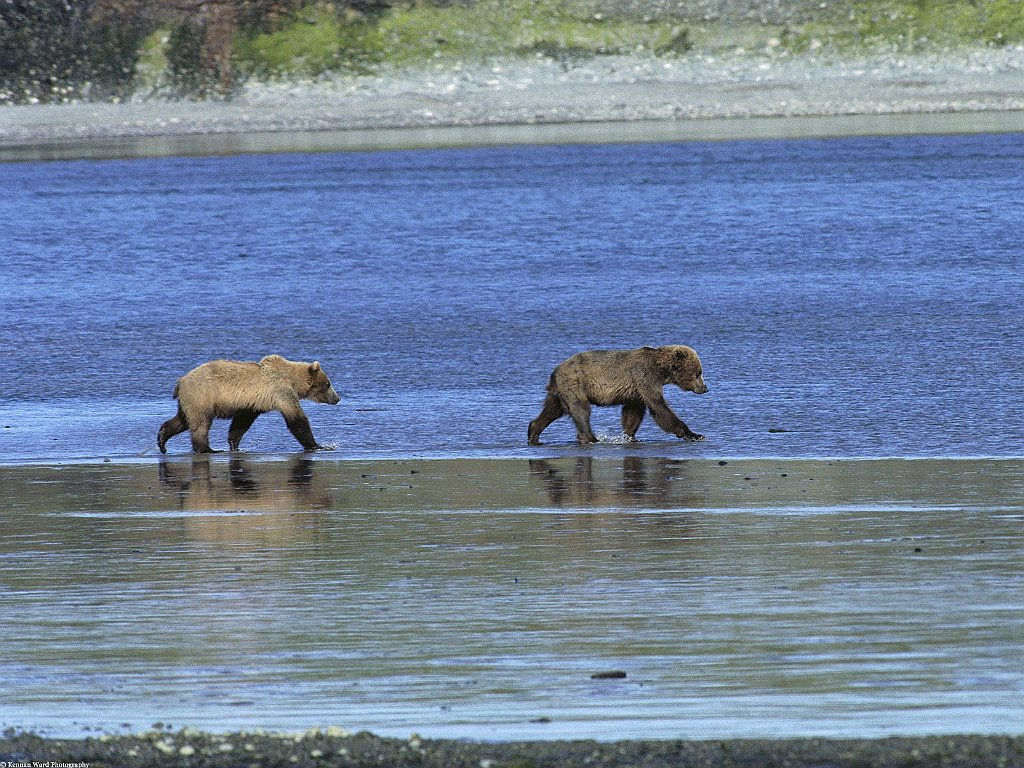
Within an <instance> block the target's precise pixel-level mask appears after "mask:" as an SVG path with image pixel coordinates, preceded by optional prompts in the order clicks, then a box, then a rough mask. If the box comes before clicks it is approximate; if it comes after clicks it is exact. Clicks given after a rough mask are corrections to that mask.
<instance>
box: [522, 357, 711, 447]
mask: <svg viewBox="0 0 1024 768" xmlns="http://www.w3.org/2000/svg"><path fill="white" fill-rule="evenodd" d="M666 384H675V385H676V386H677V387H679V388H680V389H682V390H685V391H689V392H694V393H696V394H698V395H702V394H704V393H705V392H707V391H708V388H707V385H705V384H704V372H703V369H702V368H701V364H700V358H699V357H697V353H696V352H694V351H693V350H692V349H690V348H689V347H684V346H670V347H656V348H655V347H641V348H640V349H614V350H606V349H605V350H595V351H592V352H580V353H579V354H576V355H573V356H572V357H570V358H569V359H568V360H565V361H564V362H562V363H560V364H559V365H558V366H557V367H556V368H555V370H554V372H553V373H552V374H551V381H550V383H549V384H548V396H547V399H546V400H545V401H544V408H543V410H541V412H540V415H539V416H538V417H537V418H536V419H534V420H533V421H531V422H530V431H529V441H530V445H539V444H540V433H541V432H543V431H544V430H545V429H546V428H547V426H548V425H549V424H550V423H551V422H553V421H554V420H555V419H557V418H558V417H560V416H563V415H565V414H566V413H568V414H569V415H570V416H572V420H573V421H574V422H576V439H577V440H578V441H579V442H580V443H596V442H597V438H596V437H595V436H594V433H593V432H592V431H591V429H590V406H591V405H621V406H622V429H623V430H624V431H625V433H626V437H628V438H629V439H630V440H635V439H636V431H637V430H638V429H639V428H640V422H641V421H643V418H644V414H645V413H646V412H647V411H650V412H651V416H653V417H654V421H655V423H657V425H658V426H659V427H661V428H662V429H663V430H665V431H666V432H669V433H670V434H673V435H676V436H677V437H682V438H685V439H687V440H703V439H704V435H698V434H697V433H696V432H693V431H692V430H691V429H690V428H689V427H688V426H686V424H684V423H683V422H682V421H681V420H680V419H679V417H678V416H676V415H675V414H674V413H673V412H672V409H671V408H669V407H668V403H666V402H665V396H664V394H662V388H663V387H664V386H665V385H666Z"/></svg>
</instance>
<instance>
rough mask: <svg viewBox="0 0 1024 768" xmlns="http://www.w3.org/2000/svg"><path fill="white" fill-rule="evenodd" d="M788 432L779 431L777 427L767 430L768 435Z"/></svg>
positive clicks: (784, 430) (786, 430) (785, 430)
mask: <svg viewBox="0 0 1024 768" xmlns="http://www.w3.org/2000/svg"><path fill="white" fill-rule="evenodd" d="M789 431H790V430H788V429H780V428H779V427H772V428H771V429H769V430H768V434H771V435H777V434H779V433H782V432H789Z"/></svg>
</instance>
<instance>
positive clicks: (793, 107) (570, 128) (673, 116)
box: [0, 48, 1024, 161]
mask: <svg viewBox="0 0 1024 768" xmlns="http://www.w3.org/2000/svg"><path fill="white" fill-rule="evenodd" d="M1017 131H1024V48H1020V49H1018V48H1007V49H983V50H969V51H963V52H954V53H943V54H936V55H918V56H904V57H899V56H895V55H887V56H876V57H867V58H863V59H857V60H832V59H815V58H810V57H805V58H800V57H794V58H773V57H769V56H753V55H743V56H731V57H718V58H716V57H712V56H693V57H687V58H683V59H674V60H659V59H641V58H636V57H607V58H602V59H600V60H596V61H584V62H576V63H573V64H566V63H564V62H562V63H559V62H552V61H538V62H526V63H523V62H504V63H497V64H491V65H487V66H483V65H480V66H476V67H465V68H459V69H456V70H454V71H449V70H438V71H426V72H411V73H410V72H395V73H391V74H390V75H387V76H382V77H373V78H337V79H321V80H317V81H315V82H297V83H270V84H265V83H264V84H260V83H257V84H250V85H248V86H246V87H245V88H244V89H243V91H242V92H241V93H240V94H239V95H238V96H237V97H235V98H233V99H232V100H230V101H208V102H180V101H164V100H156V99H153V100H146V99H139V100H135V101H131V102H127V103H122V104H109V103H103V104H100V103H72V104H62V105H25V106H8V107H3V108H0V161H2V160H8V161H11V160H42V159H70V158H102V157H139V156H159V155H192V154H230V153H240V152H274V151H328V150H331V151H336V150H366V149H398V148H410V147H427V146H471V145H493V144H517V143H551V142H559V143H566V142H622V141H685V140H715V139H732V138H773V137H774V138H781V137H805V136H850V135H854V136H855V135H891V134H911V133H978V132H1017Z"/></svg>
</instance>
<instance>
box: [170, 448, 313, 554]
mask: <svg viewBox="0 0 1024 768" xmlns="http://www.w3.org/2000/svg"><path fill="white" fill-rule="evenodd" d="M314 472H315V463H314V462H313V461H312V460H311V459H308V458H305V457H301V456H299V457H295V458H294V459H292V460H291V461H289V462H276V461H275V462H267V463H263V464H260V463H256V464H254V463H250V462H247V461H245V460H243V459H241V458H239V457H234V456H233V457H231V459H230V460H228V461H226V462H225V461H223V460H217V459H212V458H211V457H209V456H193V457H192V458H191V459H189V458H185V459H184V460H181V459H165V458H162V459H161V460H160V466H159V477H160V483H161V485H162V486H163V487H164V489H165V490H167V491H170V492H171V493H173V494H174V496H175V497H176V500H177V507H178V510H179V511H181V512H186V513H190V514H188V515H187V516H186V518H185V519H186V522H187V526H188V528H189V530H190V532H191V533H192V535H194V536H195V537H196V538H200V539H205V540H213V541H236V540H246V541H266V540H271V541H273V540H281V539H291V538H297V537H300V532H301V531H307V532H308V531H313V530H316V529H317V527H318V526H317V525H316V524H315V523H316V521H317V520H318V519H319V518H320V516H321V514H322V513H323V512H324V511H325V510H327V509H329V508H330V507H331V503H332V498H331V495H330V493H329V492H328V491H327V489H325V488H324V487H322V484H321V483H318V482H317V480H316V477H315V474H314ZM204 513H208V514H204ZM253 515H258V516H259V523H258V524H255V523H254V521H253ZM310 515H314V518H313V519H312V520H311V519H310ZM301 537H302V538H305V536H301Z"/></svg>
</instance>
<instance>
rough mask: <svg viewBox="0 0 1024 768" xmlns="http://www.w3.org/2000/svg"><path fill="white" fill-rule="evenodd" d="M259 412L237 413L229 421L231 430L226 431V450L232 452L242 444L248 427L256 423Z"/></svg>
mask: <svg viewBox="0 0 1024 768" xmlns="http://www.w3.org/2000/svg"><path fill="white" fill-rule="evenodd" d="M259 415H260V413H259V411H239V412H238V413H236V414H235V416H234V418H233V419H231V428H230V429H228V448H229V449H230V450H232V451H237V450H238V444H239V443H241V442H242V438H243V437H244V436H245V433H246V432H248V431H249V427H251V426H252V424H253V422H254V421H256V417H257V416H259Z"/></svg>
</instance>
